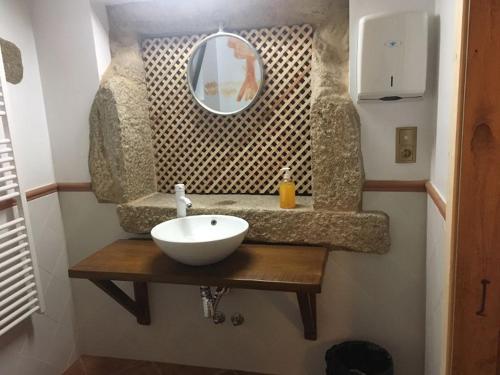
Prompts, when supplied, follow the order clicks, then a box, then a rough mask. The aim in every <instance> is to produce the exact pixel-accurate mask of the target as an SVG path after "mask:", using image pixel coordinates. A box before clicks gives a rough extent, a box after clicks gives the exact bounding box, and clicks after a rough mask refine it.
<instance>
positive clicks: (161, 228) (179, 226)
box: [151, 215, 248, 266]
mask: <svg viewBox="0 0 500 375" xmlns="http://www.w3.org/2000/svg"><path fill="white" fill-rule="evenodd" d="M247 232H248V223H247V222H246V220H243V219H241V218H239V217H235V216H227V215H194V216H187V217H180V218H177V219H172V220H168V221H164V222H163V223H161V224H158V225H157V226H155V227H154V228H153V229H152V230H151V236H152V237H153V240H154V241H155V243H156V244H157V245H158V246H159V247H160V249H162V250H163V252H164V253H165V254H167V255H168V256H169V257H171V258H172V259H175V260H176V261H178V262H180V263H184V264H189V265H191V266H203V265H207V264H212V263H216V262H219V261H221V260H222V259H224V258H226V257H228V256H229V255H231V254H232V253H233V252H234V251H235V250H236V249H237V248H238V246H240V245H241V243H242V242H243V239H244V238H245V235H246V234H247Z"/></svg>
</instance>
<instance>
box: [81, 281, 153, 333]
mask: <svg viewBox="0 0 500 375" xmlns="http://www.w3.org/2000/svg"><path fill="white" fill-rule="evenodd" d="M90 281H92V282H93V283H94V284H95V285H96V286H97V287H98V288H99V289H101V290H102V291H104V292H105V293H106V294H107V295H109V296H110V297H111V298H113V299H114V300H115V301H116V302H118V303H119V304H120V305H121V306H122V307H123V308H125V309H126V310H127V311H128V312H130V313H131V314H132V315H134V316H135V317H136V319H137V323H139V324H142V325H146V326H148V325H150V324H151V317H150V314H149V297H148V284H147V283H144V282H138V281H134V298H135V300H134V299H132V298H130V297H129V296H128V294H126V293H125V292H124V291H123V290H121V289H120V288H119V287H118V286H117V285H116V284H115V283H114V282H112V281H111V280H90Z"/></svg>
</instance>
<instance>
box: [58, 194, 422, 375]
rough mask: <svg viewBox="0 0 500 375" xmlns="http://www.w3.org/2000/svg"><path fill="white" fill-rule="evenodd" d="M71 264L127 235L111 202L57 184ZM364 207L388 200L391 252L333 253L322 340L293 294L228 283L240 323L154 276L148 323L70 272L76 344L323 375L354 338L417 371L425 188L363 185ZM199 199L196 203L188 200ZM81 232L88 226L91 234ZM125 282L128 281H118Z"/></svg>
mask: <svg viewBox="0 0 500 375" xmlns="http://www.w3.org/2000/svg"><path fill="white" fill-rule="evenodd" d="M60 199H61V206H62V211H63V216H64V222H65V229H66V236H67V240H68V249H69V257H70V263H75V262H77V261H78V260H80V259H82V258H83V257H85V256H87V255H90V254H91V253H92V252H93V251H94V250H95V249H97V248H99V247H100V246H103V245H106V244H108V243H109V242H111V241H113V240H114V239H117V238H124V236H126V234H125V233H124V232H123V231H122V230H121V228H120V227H119V225H118V221H117V219H116V215H115V208H114V205H111V204H98V203H97V202H96V200H95V198H94V196H93V194H92V193H61V194H60ZM364 199H365V205H364V208H365V209H368V210H370V209H384V210H385V211H386V212H387V213H388V214H389V216H390V220H391V237H392V241H393V246H392V249H391V252H390V253H389V254H387V255H383V256H380V255H367V254H355V253H348V252H333V253H331V256H330V258H329V262H328V265H327V271H326V278H325V281H324V287H323V292H322V293H321V295H319V297H318V325H319V328H318V341H306V340H304V339H303V336H302V335H303V332H302V327H301V321H300V316H299V310H298V308H297V305H296V300H295V296H294V295H293V294H287V293H279V292H262V291H244V290H234V291H232V292H231V293H230V294H229V295H228V296H227V297H224V300H223V301H222V303H221V309H222V310H223V311H224V312H226V314H228V316H230V315H231V314H232V313H233V312H240V313H242V314H243V315H244V316H245V324H244V325H243V326H241V327H233V326H232V325H231V324H230V323H229V322H227V323H225V324H223V325H220V326H216V325H214V324H213V323H212V322H211V321H209V320H205V319H204V318H203V317H202V311H201V305H200V298H199V291H198V289H197V288H196V287H191V286H181V285H158V284H152V285H151V296H150V301H151V309H152V311H151V317H152V325H151V326H140V325H138V324H137V323H136V322H135V319H134V318H133V317H132V316H131V315H130V314H129V313H128V312H126V311H125V310H124V309H123V308H122V307H120V306H119V305H118V304H117V303H116V302H114V301H113V300H111V299H110V298H109V297H108V296H106V295H105V294H104V293H102V292H101V291H100V290H99V289H97V288H96V287H95V286H94V285H92V284H91V283H90V282H88V281H84V280H74V281H73V283H72V284H73V293H74V295H75V301H76V302H75V303H76V311H77V312H78V314H77V316H78V322H79V326H80V340H81V341H80V343H81V345H82V352H83V353H89V354H95V355H110V356H118V357H127V358H136V359H151V360H156V361H169V362H177V363H187V364H192V365H202V366H213V367H219V368H220V367H222V368H235V369H243V370H249V371H251V370H253V371H260V372H264V373H273V374H287V375H304V374H308V375H309V374H311V375H315V374H321V373H322V371H324V370H323V369H324V359H323V358H324V352H325V351H326V350H327V349H328V348H329V347H330V346H331V345H333V344H334V343H337V342H339V341H341V340H345V339H350V338H359V339H367V340H372V341H374V342H377V343H379V344H381V345H383V346H384V347H386V348H387V349H388V350H389V351H390V352H391V353H392V354H393V356H394V360H395V366H396V373H397V374H405V375H421V374H422V373H423V354H424V352H423V340H424V335H423V332H424V299H425V294H424V293H425V290H424V288H425V284H424V276H423V275H424V272H425V251H424V249H425V210H426V197H425V194H423V193H365V194H364ZM193 203H194V204H196V202H193ZM87 233H92V236H88V235H87ZM122 285H123V286H124V287H125V288H127V290H129V291H130V285H127V284H126V283H123V284H122Z"/></svg>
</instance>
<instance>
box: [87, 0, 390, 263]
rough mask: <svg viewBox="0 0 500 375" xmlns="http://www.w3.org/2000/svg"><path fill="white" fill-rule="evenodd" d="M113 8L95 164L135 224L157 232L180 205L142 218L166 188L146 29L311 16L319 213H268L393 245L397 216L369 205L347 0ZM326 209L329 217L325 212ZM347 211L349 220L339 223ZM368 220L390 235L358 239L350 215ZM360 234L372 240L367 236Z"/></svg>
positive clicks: (353, 243)
mask: <svg viewBox="0 0 500 375" xmlns="http://www.w3.org/2000/svg"><path fill="white" fill-rule="evenodd" d="M108 15H109V21H110V38H111V46H112V47H111V49H112V64H111V66H110V68H109V69H108V71H107V72H106V74H105V76H104V78H103V81H102V83H101V86H100V88H99V91H98V93H97V94H96V98H95V101H94V105H93V108H92V113H91V118H90V123H91V147H90V150H91V151H90V158H89V164H90V171H91V176H92V185H93V188H94V192H95V193H96V196H97V197H98V199H99V200H101V201H107V202H116V203H122V205H121V206H120V208H119V216H120V219H121V221H122V225H123V226H124V227H125V229H127V230H129V231H132V232H147V231H149V230H150V229H151V226H152V225H154V224H155V223H156V222H159V221H161V220H163V219H164V218H165V217H169V215H170V211H169V213H168V214H167V213H166V211H165V214H164V215H162V214H161V212H159V211H158V210H160V211H161V210H162V209H164V210H171V209H172V207H163V208H162V207H160V206H159V207H157V209H158V210H156V211H155V212H156V216H155V217H156V221H149V222H148V223H149V224H148V225H147V226H144V225H140V223H141V222H142V221H143V216H144V215H147V213H148V212H151V207H150V206H148V207H146V206H144V205H142V206H141V204H136V203H137V202H135V203H134V202H133V201H134V200H135V199H137V198H139V201H141V199H140V198H141V197H144V196H148V195H150V194H152V193H154V192H156V184H155V180H154V179H155V177H154V176H155V171H154V162H153V156H152V143H151V142H152V141H151V130H150V129H151V127H150V120H149V117H148V113H147V108H148V102H147V97H146V94H145V83H144V69H143V66H142V61H141V60H140V55H139V54H140V51H139V39H140V37H141V35H159V34H162V35H185V34H191V33H199V32H210V31H216V30H217V28H218V23H219V22H221V21H222V22H223V23H224V26H225V28H226V29H228V30H230V29H243V28H252V27H253V28H255V27H268V26H273V25H291V24H300V23H310V24H312V25H313V26H314V27H315V35H314V42H313V65H312V80H311V85H312V95H311V96H312V99H311V100H312V102H311V120H310V121H311V139H312V144H311V145H312V174H313V176H312V180H313V196H312V201H313V202H312V207H311V209H310V211H311V213H312V215H313V216H307V217H303V218H298V217H296V218H294V217H293V216H290V215H289V213H287V212H286V211H276V212H272V214H269V215H268V216H267V217H268V218H269V220H275V219H276V217H277V218H280V217H282V218H286V217H289V221H288V224H287V220H286V219H285V220H284V221H282V222H281V224H280V226H279V231H282V230H283V229H284V228H287V226H288V228H289V229H293V228H294V224H293V223H294V222H295V221H294V220H299V219H300V220H307V221H310V220H312V221H313V223H312V224H309V225H312V228H314V229H315V231H318V233H319V232H322V231H326V232H331V233H337V234H338V233H339V230H341V231H346V232H345V233H343V234H342V237H344V238H347V239H349V240H346V241H342V245H341V246H339V244H338V241H336V240H335V239H334V238H333V237H331V236H330V237H329V236H328V235H326V236H323V237H322V238H325V239H326V240H325V241H323V242H325V244H327V245H328V244H329V245H331V246H333V247H342V248H345V249H349V250H354V251H371V252H378V253H383V252H386V251H388V250H389V246H390V243H389V235H388V227H389V223H388V218H387V216H386V215H385V214H384V213H381V212H372V213H370V214H369V215H366V214H365V213H362V212H360V211H361V207H362V201H361V198H362V187H363V183H364V173H363V165H362V155H361V142H360V123H359V117H358V115H357V113H356V110H355V108H354V106H353V104H352V101H351V98H350V96H349V93H348V88H347V87H348V62H349V61H348V24H349V15H348V1H347V0H336V1H333V2H332V1H328V0H314V1H308V2H303V1H300V0H275V1H272V2H271V1H266V0H243V1H238V2H237V3H235V4H232V5H231V6H230V7H228V6H227V2H226V1H223V0H209V1H202V0H193V1H190V2H189V3H188V2H179V3H176V5H172V4H171V3H168V4H167V3H166V2H164V1H159V0H155V1H147V2H137V3H129V4H121V5H115V6H111V7H108ZM242 199H243V198H242ZM276 199H277V198H276ZM237 205H238V202H237ZM141 207H142V208H141ZM235 209H238V207H235ZM339 213H341V216H339ZM249 214H251V212H250V213H247V216H251V215H249ZM276 215H277V216H276ZM287 215H288V216H287ZM318 215H319V216H321V218H322V219H321V220H317V219H319V218H320V217H319V216H318ZM345 215H347V216H345ZM325 217H327V219H324V218H325ZM261 219H262V218H260V219H259V220H261ZM316 220H317V224H315V223H314V221H316ZM339 220H340V221H342V223H343V224H344V225H337V224H336V222H339ZM134 221H135V222H136V224H137V225H134ZM256 222H257V221H256ZM360 222H363V228H371V229H370V231H371V234H370V235H368V230H367V231H366V233H367V236H366V238H368V239H370V238H371V239H373V238H374V237H373V234H375V238H378V239H380V240H379V241H378V242H377V245H376V246H375V245H374V246H370V241H364V240H363V238H358V239H357V240H355V238H356V237H359V236H361V237H363V230H362V231H360V230H359V225H358V228H357V229H356V228H355V227H356V226H355V225H354V224H353V225H350V224H348V225H345V223H360ZM263 223H264V224H265V223H266V221H265V220H264V221H263ZM269 223H270V222H269ZM295 223H296V222H295ZM251 225H252V223H251ZM315 225H317V227H314V226H315ZM349 228H351V229H349ZM273 233H274V234H273ZM273 236H274V237H273ZM257 237H258V236H257ZM334 237H335V236H334ZM337 237H338V236H337ZM265 238H266V239H267V240H270V241H273V240H276V241H277V240H278V239H279V240H281V237H280V236H279V235H278V229H277V230H276V231H274V232H273V231H271V232H269V231H268V232H266V236H265ZM366 238H365V239H366ZM292 242H300V241H292ZM302 242H304V241H302ZM360 243H361V244H363V245H362V246H359V244H360ZM363 246H365V247H363Z"/></svg>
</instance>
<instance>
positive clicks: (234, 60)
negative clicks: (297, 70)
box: [188, 32, 264, 115]
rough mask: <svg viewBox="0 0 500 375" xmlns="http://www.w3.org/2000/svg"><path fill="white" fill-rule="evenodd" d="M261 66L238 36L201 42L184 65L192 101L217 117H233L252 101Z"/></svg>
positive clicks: (260, 81)
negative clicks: (223, 115)
mask: <svg viewBox="0 0 500 375" xmlns="http://www.w3.org/2000/svg"><path fill="white" fill-rule="evenodd" d="M263 75H264V72H263V67H262V62H261V60H260V57H259V55H258V53H257V51H256V50H255V48H254V47H253V46H252V45H251V44H250V43H248V41H246V40H245V39H243V38H241V37H240V36H238V35H235V34H230V33H224V32H219V33H216V34H213V35H210V36H209V37H207V38H205V39H204V40H203V41H201V42H200V43H199V44H198V45H197V46H196V47H195V49H194V51H193V53H192V54H191V57H190V59H189V63H188V83H189V88H190V90H191V93H192V94H193V96H194V97H195V99H196V101H197V102H198V103H199V104H200V105H202V106H203V107H204V108H205V109H207V110H209V111H211V112H214V113H218V114H225V115H226V114H234V113H238V112H240V111H242V110H243V109H245V108H247V107H248V106H250V105H251V104H253V102H254V101H255V100H256V98H257V96H258V94H259V91H260V90H261V87H262V84H263Z"/></svg>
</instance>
